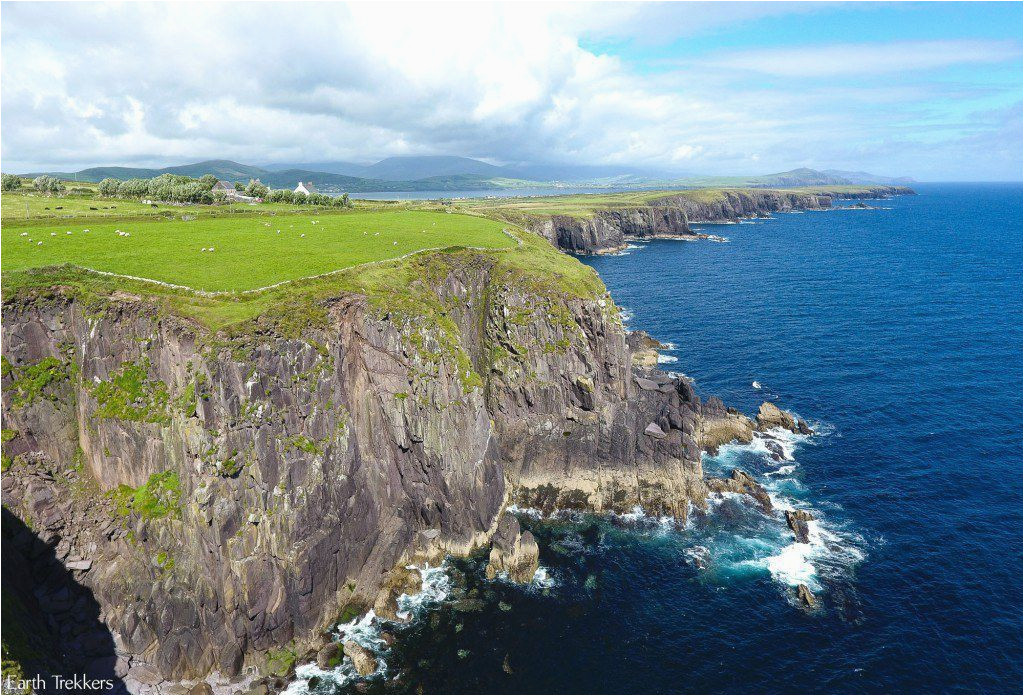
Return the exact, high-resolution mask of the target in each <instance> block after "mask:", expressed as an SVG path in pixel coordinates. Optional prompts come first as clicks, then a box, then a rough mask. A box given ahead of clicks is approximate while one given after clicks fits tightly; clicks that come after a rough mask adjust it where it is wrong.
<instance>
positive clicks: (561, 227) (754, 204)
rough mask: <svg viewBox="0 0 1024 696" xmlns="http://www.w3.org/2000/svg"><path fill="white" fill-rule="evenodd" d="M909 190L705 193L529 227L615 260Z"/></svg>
mask: <svg viewBox="0 0 1024 696" xmlns="http://www.w3.org/2000/svg"><path fill="white" fill-rule="evenodd" d="M913 193H914V191H913V190H912V189H910V188H907V187H905V186H872V187H864V188H861V189H854V190H848V191H835V190H829V189H828V188H823V189H822V190H821V191H818V192H816V191H814V190H813V189H810V190H808V189H807V188H803V189H797V190H785V189H757V188H750V189H704V190H691V191H681V192H679V193H677V194H671V195H666V196H664V197H662V198H656V199H654V200H652V201H651V202H650V203H649V205H647V206H641V207H626V208H622V209H615V210H596V211H594V212H593V213H592V214H590V215H589V216H585V217H576V216H569V215H554V216H551V217H547V218H541V219H537V220H534V221H532V222H531V223H529V225H528V226H529V227H530V229H531V230H533V231H534V232H536V233H537V234H540V235H541V236H542V237H544V238H546V239H547V240H548V241H550V242H551V243H552V244H554V245H555V246H557V247H559V248H560V249H563V250H564V251H568V252H569V253H573V254H610V253H616V252H618V251H621V250H622V249H624V248H625V246H626V244H627V243H628V241H629V240H630V239H651V238H667V239H673V238H675V239H700V238H702V237H707V236H708V235H703V234H698V233H696V232H694V231H693V230H692V229H691V227H690V226H691V225H692V224H695V223H731V222H738V221H740V220H742V219H746V218H754V217H764V216H767V215H771V214H772V213H786V212H792V211H804V210H827V209H829V208H831V207H832V205H833V201H835V200H841V199H866V198H888V197H892V196H899V195H912V194H913Z"/></svg>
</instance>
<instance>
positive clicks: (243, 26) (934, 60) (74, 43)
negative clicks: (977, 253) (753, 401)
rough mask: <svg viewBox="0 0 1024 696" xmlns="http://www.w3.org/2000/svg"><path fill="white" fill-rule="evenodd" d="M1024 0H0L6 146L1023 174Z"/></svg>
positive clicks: (24, 166)
mask: <svg viewBox="0 0 1024 696" xmlns="http://www.w3.org/2000/svg"><path fill="white" fill-rule="evenodd" d="M1021 7H1022V6H1021V3H981V2H979V3H938V4H930V3H929V4H924V3H897V4H882V3H871V4H866V3H865V4H858V3H849V4H821V5H819V4H810V3H795V4H785V3H774V2H773V3H763V4H762V3H750V4H748V3H674V4H642V3H623V4H618V3H601V4H594V5H581V4H567V5H556V4H550V3H543V4H541V3H536V4H527V3H517V4H507V5H506V4H495V5H491V4H484V3H481V2H475V3H472V4H439V3H415V4H393V5H392V4H386V3H383V2H374V3H372V4H369V3H367V4H361V3H355V4H342V3H317V4H311V3H223V4H218V3H212V2H206V3H203V4H198V3H196V4H187V3H178V4H146V3H127V4H117V3H96V4H91V3H88V4H87V3H81V4H67V3H52V4H48V3H20V2H19V3H11V2H4V3H3V4H2V47H3V63H2V82H0V91H2V104H0V106H2V121H0V131H2V133H0V135H2V137H0V146H2V160H3V162H2V166H3V169H4V171H16V172H17V171H33V170H35V171H38V170H41V169H50V170H53V169H58V170H74V169H79V168H83V167H87V166H94V165H101V164H121V165H134V166H153V165H166V164H180V163H185V162H190V161H196V160H199V159H210V158H218V159H219V158H225V159H233V160H237V161H241V162H245V163H252V164H262V163H267V162H320V161H330V160H346V161H356V162H372V161H375V160H378V159H381V158H383V157H386V156H389V155H410V154H451V155H463V156H468V157H477V158H480V159H485V160H487V161H489V162H493V163H496V164H506V163H517V164H521V163H573V164H622V165H630V166H635V167H651V168H655V167H656V168H659V169H667V170H671V171H676V172H680V173H696V174H756V173H767V172H774V171H780V170H785V169H791V168H793V167H799V166H809V167H818V168H829V167H833V168H841V169H864V170H868V171H873V172H876V173H883V174H894V175H910V176H914V177H916V178H918V179H921V180H995V179H1003V180H1005V179H1013V180H1020V178H1021V166H1022V165H1021V148H1022V142H1021V130H1022V116H1021V111H1022V109H1021V102H1022V79H1021V75H1022V60H1021V56H1022V46H1021V26H1022V12H1021Z"/></svg>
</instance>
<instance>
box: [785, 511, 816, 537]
mask: <svg viewBox="0 0 1024 696" xmlns="http://www.w3.org/2000/svg"><path fill="white" fill-rule="evenodd" d="M813 519H814V515H812V514H811V513H809V512H807V511H806V510H786V524H787V525H788V526H789V528H790V529H791V530H793V535H794V536H795V537H796V540H797V541H798V542H800V543H801V544H808V543H810V537H809V536H808V535H809V534H810V529H809V528H808V526H807V523H808V522H810V521H811V520H813Z"/></svg>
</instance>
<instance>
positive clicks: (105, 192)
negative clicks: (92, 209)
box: [100, 177, 121, 197]
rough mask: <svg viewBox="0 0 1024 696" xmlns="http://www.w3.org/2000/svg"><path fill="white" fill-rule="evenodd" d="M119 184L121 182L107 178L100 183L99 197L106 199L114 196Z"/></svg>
mask: <svg viewBox="0 0 1024 696" xmlns="http://www.w3.org/2000/svg"><path fill="white" fill-rule="evenodd" d="M120 183H121V182H120V181H118V180H117V179H113V178H111V177H107V178H106V179H104V180H103V181H101V182H100V195H101V196H108V197H112V196H116V195H117V187H118V184H120Z"/></svg>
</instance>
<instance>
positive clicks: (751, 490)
mask: <svg viewBox="0 0 1024 696" xmlns="http://www.w3.org/2000/svg"><path fill="white" fill-rule="evenodd" d="M708 489H709V490H711V491H712V492H715V493H742V494H744V495H748V496H750V497H751V498H753V499H754V500H755V501H756V502H757V504H758V505H759V506H760V507H761V510H762V511H763V512H765V513H771V511H772V499H771V497H770V496H769V495H768V491H766V490H765V489H764V486H762V485H761V484H760V483H758V482H757V481H755V480H754V478H753V477H752V476H751V475H750V474H748V473H747V472H745V471H741V470H740V469H733V470H732V474H731V475H730V477H729V478H727V479H722V478H709V479H708Z"/></svg>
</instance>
